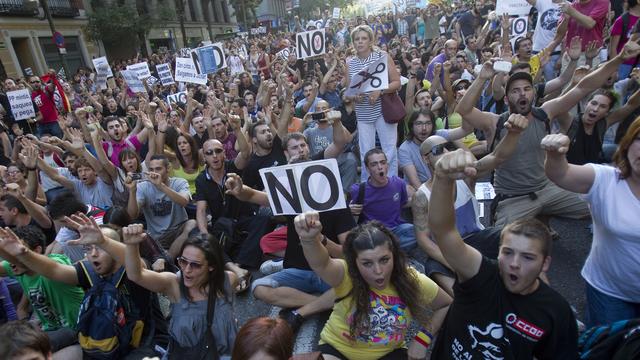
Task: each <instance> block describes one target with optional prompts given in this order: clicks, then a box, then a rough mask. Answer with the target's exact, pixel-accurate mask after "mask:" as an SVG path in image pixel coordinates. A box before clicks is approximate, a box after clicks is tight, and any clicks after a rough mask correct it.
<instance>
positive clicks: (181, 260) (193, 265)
mask: <svg viewBox="0 0 640 360" xmlns="http://www.w3.org/2000/svg"><path fill="white" fill-rule="evenodd" d="M178 266H180V269H186V268H187V266H190V267H191V269H193V270H200V268H202V264H200V263H199V262H195V261H189V260H187V259H185V258H184V257H182V256H180V257H179V258H178Z"/></svg>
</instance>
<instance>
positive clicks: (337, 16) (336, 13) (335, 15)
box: [332, 7, 340, 19]
mask: <svg viewBox="0 0 640 360" xmlns="http://www.w3.org/2000/svg"><path fill="white" fill-rule="evenodd" d="M332 17H333V18H334V19H340V8H337V7H334V8H333V16H332Z"/></svg>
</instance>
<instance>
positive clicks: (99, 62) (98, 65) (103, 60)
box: [91, 56, 113, 78]
mask: <svg viewBox="0 0 640 360" xmlns="http://www.w3.org/2000/svg"><path fill="white" fill-rule="evenodd" d="M91 61H92V62H93V67H95V69H96V72H98V73H99V72H101V71H105V70H106V72H107V78H110V77H113V72H112V71H111V66H109V61H107V57H106V56H103V57H99V58H95V59H93V60H91Z"/></svg>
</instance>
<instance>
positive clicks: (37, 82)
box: [29, 80, 40, 84]
mask: <svg viewBox="0 0 640 360" xmlns="http://www.w3.org/2000/svg"><path fill="white" fill-rule="evenodd" d="M29 83H31V84H39V83H40V80H35V81H29Z"/></svg>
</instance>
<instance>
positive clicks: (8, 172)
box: [7, 170, 22, 176]
mask: <svg viewBox="0 0 640 360" xmlns="http://www.w3.org/2000/svg"><path fill="white" fill-rule="evenodd" d="M21 173H22V171H20V170H9V171H7V175H10V176H13V175H16V174H21Z"/></svg>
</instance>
